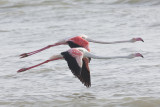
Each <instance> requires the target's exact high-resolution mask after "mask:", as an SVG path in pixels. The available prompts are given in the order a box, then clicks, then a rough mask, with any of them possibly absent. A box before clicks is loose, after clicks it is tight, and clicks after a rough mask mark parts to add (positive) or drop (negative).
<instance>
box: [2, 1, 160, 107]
mask: <svg viewBox="0 0 160 107" xmlns="http://www.w3.org/2000/svg"><path fill="white" fill-rule="evenodd" d="M159 29H160V1H159V0H34V1H33V0H0V35H1V37H0V41H1V42H0V45H1V46H0V65H1V69H0V106H2V107H56V106H65V107H67V106H68V107H94V106H96V107H98V106H101V107H102V106H104V107H159V106H160V97H159V95H160V85H159V84H160V73H159V72H160V61H159V58H160V55H159V53H160V43H159V41H160V30H159ZM82 33H83V34H86V35H88V36H89V37H91V38H93V39H96V40H103V41H114V40H124V39H125V40H126V39H131V38H133V37H142V38H143V39H144V40H145V42H144V43H141V42H137V43H134V44H132V43H127V44H114V45H103V44H95V43H90V48H91V51H92V52H93V53H95V54H97V55H103V56H112V55H119V54H120V55H126V54H130V53H133V52H140V53H142V54H143V55H144V57H145V58H144V59H141V58H135V59H114V60H113V59H111V60H95V59H93V60H92V61H91V63H90V70H91V80H92V87H91V88H86V87H84V86H83V85H82V84H81V83H80V82H79V80H78V79H77V78H74V76H73V75H72V73H71V72H70V70H69V69H68V67H67V64H66V62H65V61H63V60H59V61H55V62H50V63H47V64H45V65H43V66H41V67H38V68H35V69H32V70H29V71H26V72H24V73H18V74H17V73H16V71H17V70H18V69H20V68H23V67H28V66H31V65H34V64H37V63H40V62H42V61H44V60H46V59H47V58H49V57H50V56H51V55H54V54H57V53H60V52H62V51H65V50H67V49H69V47H68V46H58V47H54V48H51V49H48V50H46V51H44V52H41V53H39V54H36V55H33V56H31V57H28V58H24V59H19V56H18V55H19V54H21V53H24V52H30V51H33V50H36V49H39V48H42V47H44V46H46V45H48V44H51V43H54V42H56V41H58V40H60V39H63V38H65V37H69V36H74V35H77V34H82Z"/></svg>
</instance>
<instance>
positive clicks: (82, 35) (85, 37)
mask: <svg viewBox="0 0 160 107" xmlns="http://www.w3.org/2000/svg"><path fill="white" fill-rule="evenodd" d="M80 36H81V38H83V39H85V40H86V39H87V38H88V36H87V35H85V34H81V35H80Z"/></svg>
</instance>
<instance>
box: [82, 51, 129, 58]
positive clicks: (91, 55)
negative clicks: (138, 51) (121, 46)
mask: <svg viewBox="0 0 160 107" xmlns="http://www.w3.org/2000/svg"><path fill="white" fill-rule="evenodd" d="M84 57H90V58H93V59H117V58H127V59H130V58H131V57H130V56H112V57H105V56H97V55H94V54H91V53H89V52H87V53H85V54H84Z"/></svg>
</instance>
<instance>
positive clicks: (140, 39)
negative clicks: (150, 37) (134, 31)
mask: <svg viewBox="0 0 160 107" xmlns="http://www.w3.org/2000/svg"><path fill="white" fill-rule="evenodd" d="M134 39H135V41H142V42H144V40H143V39H142V38H134Z"/></svg>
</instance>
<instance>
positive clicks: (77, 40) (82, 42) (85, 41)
mask: <svg viewBox="0 0 160 107" xmlns="http://www.w3.org/2000/svg"><path fill="white" fill-rule="evenodd" d="M136 41H142V42H144V41H143V39H142V38H132V39H130V40H124V41H114V42H102V41H97V40H92V39H90V38H88V37H87V36H86V35H80V36H75V37H71V38H67V39H63V40H60V41H58V42H57V43H54V44H52V45H48V46H46V47H44V48H42V49H39V50H36V51H33V52H29V53H23V54H21V55H20V57H21V58H24V57H28V56H31V55H33V54H36V53H38V52H41V51H43V50H45V49H48V48H50V47H53V46H57V45H67V44H68V45H69V46H70V47H71V48H76V47H83V48H85V49H87V50H88V51H90V49H89V42H94V43H100V44H115V43H127V42H128V43H129V42H130V43H134V42H136Z"/></svg>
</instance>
